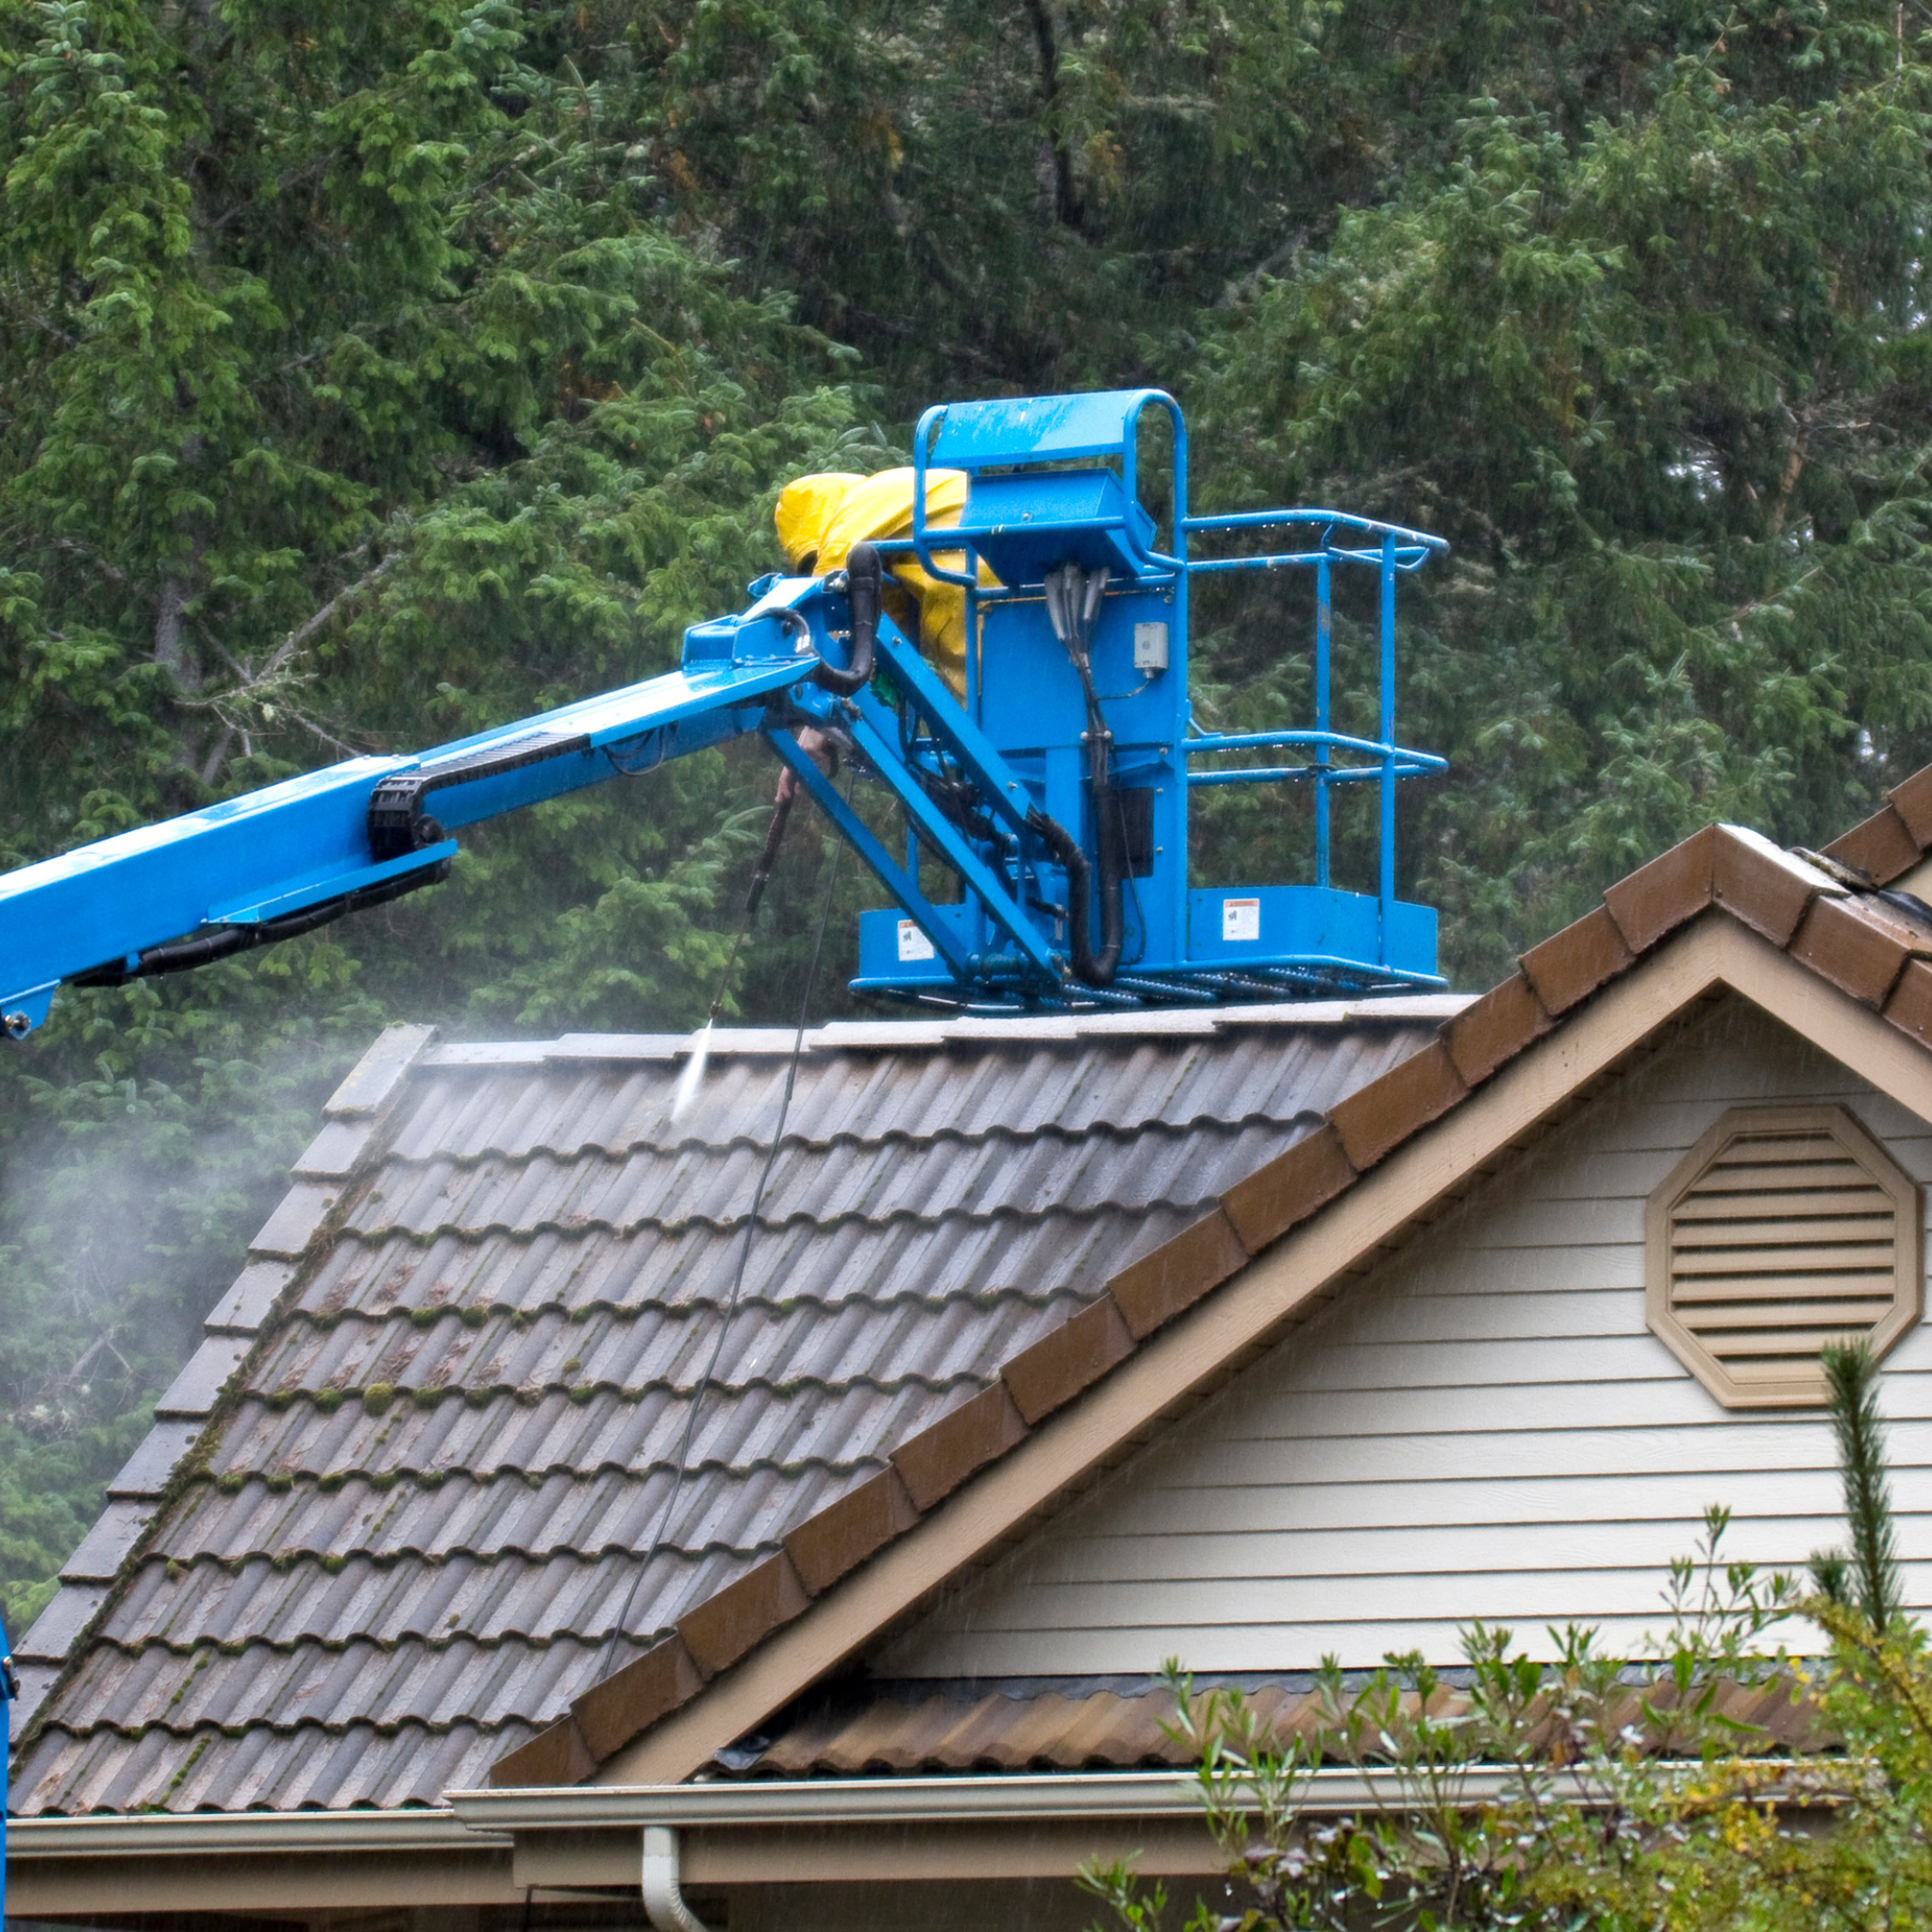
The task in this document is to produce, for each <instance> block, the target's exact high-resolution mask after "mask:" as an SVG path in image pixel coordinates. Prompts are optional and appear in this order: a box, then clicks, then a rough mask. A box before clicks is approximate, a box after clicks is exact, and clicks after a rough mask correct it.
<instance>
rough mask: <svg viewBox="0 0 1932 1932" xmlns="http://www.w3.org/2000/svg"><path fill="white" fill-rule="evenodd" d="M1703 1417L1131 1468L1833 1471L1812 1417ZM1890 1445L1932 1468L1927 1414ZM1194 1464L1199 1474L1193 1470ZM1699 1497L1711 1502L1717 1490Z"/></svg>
mask: <svg viewBox="0 0 1932 1932" xmlns="http://www.w3.org/2000/svg"><path fill="white" fill-rule="evenodd" d="M1711 1408H1712V1411H1713V1413H1712V1415H1711V1416H1710V1417H1709V1418H1708V1419H1707V1423H1706V1424H1703V1425H1701V1426H1697V1427H1690V1428H1627V1429H1612V1428H1576V1429H1524V1430H1520V1431H1503V1430H1491V1432H1489V1433H1488V1434H1486V1435H1480V1436H1469V1437H1461V1438H1457V1437H1453V1436H1441V1435H1437V1434H1433V1433H1431V1434H1416V1435H1411V1434H1407V1433H1405V1432H1398V1431H1390V1432H1388V1433H1386V1434H1377V1435H1374V1436H1339V1437H1335V1438H1333V1439H1330V1440H1327V1441H1299V1440H1296V1441H1282V1440H1280V1439H1278V1438H1265V1437H1249V1438H1246V1439H1242V1440H1229V1439H1227V1438H1226V1437H1224V1436H1221V1435H1219V1434H1217V1436H1216V1438H1215V1439H1214V1440H1213V1441H1209V1442H1204V1443H1202V1444H1200V1445H1199V1447H1198V1450H1197V1452H1196V1454H1195V1455H1194V1456H1193V1457H1191V1458H1188V1459H1186V1460H1183V1459H1182V1457H1180V1456H1179V1455H1178V1454H1177V1453H1172V1452H1171V1455H1170V1457H1148V1458H1147V1459H1145V1460H1144V1461H1143V1462H1142V1463H1141V1464H1140V1465H1139V1466H1138V1474H1137V1475H1136V1478H1135V1480H1136V1483H1137V1485H1138V1486H1139V1487H1140V1488H1141V1491H1143V1493H1144V1492H1151V1491H1154V1490H1157V1489H1161V1488H1168V1487H1172V1488H1175V1489H1186V1488H1198V1489H1202V1490H1208V1489H1212V1488H1219V1487H1226V1488H1244V1487H1248V1486H1250V1485H1262V1486H1265V1485H1278V1486H1283V1487H1287V1486H1290V1485H1292V1484H1297V1483H1303V1482H1309V1483H1329V1482H1337V1483H1347V1482H1354V1483H1361V1484H1365V1485H1373V1484H1375V1483H1378V1482H1414V1481H1424V1480H1428V1479H1431V1478H1436V1479H1452V1478H1453V1479H1457V1480H1462V1479H1467V1480H1471V1481H1480V1482H1505V1481H1509V1480H1513V1479H1515V1478H1517V1477H1524V1476H1533V1477H1542V1476H1548V1477H1551V1478H1553V1479H1562V1478H1567V1477H1569V1476H1573V1475H1611V1474H1614V1475H1626V1474H1627V1475H1647V1474H1668V1473H1671V1472H1678V1471H1681V1472H1685V1473H1687V1474H1697V1475H1707V1476H1709V1477H1710V1478H1712V1479H1713V1480H1715V1481H1719V1482H1723V1483H1725V1484H1728V1483H1730V1482H1731V1481H1734V1480H1735V1479H1737V1478H1738V1477H1740V1476H1743V1475H1748V1474H1753V1473H1769V1474H1783V1473H1785V1472H1787V1471H1792V1470H1831V1469H1835V1468H1836V1467H1837V1461H1836V1454H1835V1450H1834V1447H1833V1443H1832V1438H1831V1428H1830V1425H1829V1424H1828V1423H1825V1422H1824V1421H1823V1420H1822V1419H1820V1420H1818V1421H1816V1422H1812V1423H1796V1422H1790V1421H1785V1420H1782V1419H1780V1420H1770V1419H1769V1418H1770V1417H1772V1416H1773V1415H1774V1411H1764V1412H1763V1415H1762V1417H1754V1418H1753V1419H1752V1423H1753V1426H1754V1428H1755V1430H1756V1431H1757V1432H1759V1433H1754V1432H1753V1430H1752V1429H1731V1428H1727V1427H1725V1426H1724V1424H1725V1422H1726V1421H1727V1420H1728V1418H1726V1417H1725V1416H1724V1412H1723V1411H1722V1410H1721V1409H1718V1407H1717V1405H1716V1404H1715V1403H1713V1404H1712V1405H1711ZM1887 1441H1888V1442H1889V1444H1890V1449H1891V1454H1892V1457H1893V1459H1894V1467H1896V1468H1898V1469H1900V1470H1912V1469H1932V1421H1928V1420H1923V1419H1922V1420H1916V1421H1913V1422H1910V1423H1900V1422H1894V1423H1893V1424H1891V1425H1890V1430H1889V1432H1888V1436H1887ZM1196 1471H1198V1474H1194V1472H1196ZM1706 1500H1707V1501H1716V1500H1718V1498H1717V1496H1716V1494H1715V1493H1713V1494H1712V1495H1711V1496H1710V1497H1708V1498H1707V1499H1706Z"/></svg>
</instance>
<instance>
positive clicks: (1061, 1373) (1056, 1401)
mask: <svg viewBox="0 0 1932 1932" xmlns="http://www.w3.org/2000/svg"><path fill="white" fill-rule="evenodd" d="M1133 1352H1134V1338H1133V1336H1132V1335H1131V1334H1130V1333H1129V1332H1128V1329H1127V1324H1126V1322H1125V1321H1124V1318H1123V1317H1122V1315H1121V1311H1120V1307H1119V1306H1118V1305H1117V1304H1116V1303H1115V1301H1114V1299H1113V1297H1112V1296H1111V1295H1109V1294H1103V1295H1102V1296H1101V1297H1100V1299H1099V1300H1098V1301H1097V1302H1094V1303H1092V1304H1091V1306H1090V1307H1084V1308H1082V1309H1081V1310H1080V1312H1079V1313H1078V1314H1077V1315H1074V1316H1072V1317H1070V1318H1069V1319H1068V1320H1067V1321H1064V1322H1062V1323H1061V1324H1059V1325H1058V1327H1057V1328H1052V1329H1049V1330H1048V1331H1047V1333H1046V1334H1044V1335H1042V1336H1041V1338H1040V1340H1039V1341H1036V1342H1035V1343H1034V1344H1033V1345H1032V1347H1030V1348H1023V1349H1022V1350H1021V1351H1020V1353H1019V1354H1018V1355H1016V1356H1015V1357H1013V1358H1012V1360H1011V1361H1009V1362H1008V1363H1007V1365H1006V1366H1005V1367H1004V1368H1003V1369H1001V1371H1000V1374H1002V1375H1003V1376H1004V1377H1005V1378H1006V1384H1007V1388H1008V1391H1010V1393H1011V1395H1012V1398H1013V1402H1014V1406H1015V1407H1017V1408H1018V1409H1019V1411H1020V1413H1021V1414H1022V1415H1023V1416H1024V1417H1025V1418H1026V1422H1027V1424H1028V1425H1029V1426H1031V1425H1032V1424H1036V1423H1039V1422H1041V1421H1042V1420H1043V1419H1044V1418H1045V1417H1047V1416H1050V1415H1051V1414H1052V1413H1053V1412H1054V1410H1055V1409H1057V1408H1058V1407H1060V1406H1061V1405H1062V1404H1063V1403H1068V1402H1071V1401H1072V1400H1073V1399H1074V1396H1076V1395H1077V1394H1079V1392H1080V1391H1081V1390H1083V1389H1085V1388H1086V1387H1087V1386H1088V1385H1089V1384H1090V1383H1091V1382H1097V1381H1098V1380H1099V1379H1100V1378H1101V1376H1102V1375H1104V1374H1107V1372H1108V1370H1109V1369H1110V1368H1112V1367H1113V1365H1114V1364H1115V1363H1116V1362H1118V1361H1124V1359H1125V1358H1126V1357H1128V1356H1130V1355H1132V1354H1133Z"/></svg>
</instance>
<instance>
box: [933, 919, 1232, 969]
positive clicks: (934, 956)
mask: <svg viewBox="0 0 1932 1932" xmlns="http://www.w3.org/2000/svg"><path fill="white" fill-rule="evenodd" d="M1258 930H1259V927H1258V926H1257V931H1258ZM937 957H938V956H937V955H936V954H935V953H934V952H933V949H932V941H930V940H929V939H927V938H926V936H925V934H924V932H922V931H921V930H920V927H919V922H918V921H917V920H916V919H902V920H901V921H900V922H899V958H900V959H901V961H902V962H903V961H906V960H911V959H931V958H937Z"/></svg>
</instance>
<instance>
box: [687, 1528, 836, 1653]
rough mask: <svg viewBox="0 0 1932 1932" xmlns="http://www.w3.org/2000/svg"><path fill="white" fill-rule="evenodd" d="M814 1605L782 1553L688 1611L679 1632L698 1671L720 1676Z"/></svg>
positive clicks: (767, 1558) (788, 1560)
mask: <svg viewBox="0 0 1932 1932" xmlns="http://www.w3.org/2000/svg"><path fill="white" fill-rule="evenodd" d="M809 1601H810V1599H809V1598H808V1597H807V1595H806V1593H805V1586H804V1584H802V1583H801V1582H800V1581H799V1580H798V1572H797V1571H796V1570H794V1569H793V1568H792V1567H791V1557H788V1556H786V1555H785V1553H784V1552H783V1551H782V1550H781V1551H779V1553H778V1554H777V1555H776V1556H774V1557H766V1558H765V1560H764V1561H763V1562H762V1563H758V1564H755V1565H754V1566H753V1567H752V1568H751V1569H749V1570H747V1571H746V1572H745V1573H744V1574H743V1575H742V1576H741V1577H739V1578H738V1579H737V1580H736V1581H735V1582H732V1583H727V1584H726V1585H725V1586H724V1589H723V1590H721V1591H718V1592H717V1594H716V1595H715V1596H708V1597H707V1598H706V1599H705V1600H704V1602H703V1603H701V1604H699V1605H698V1607H696V1608H695V1609H692V1610H687V1611H686V1612H685V1614H684V1615H683V1616H681V1617H680V1618H678V1620H677V1634H678V1635H679V1636H680V1637H682V1638H683V1639H684V1641H685V1642H686V1643H687V1644H688V1645H689V1646H690V1649H691V1657H692V1660H693V1661H694V1662H695V1663H696V1665H697V1667H698V1669H699V1670H701V1671H702V1672H703V1673H704V1674H705V1675H706V1676H708V1677H714V1676H716V1675H717V1674H718V1673H719V1672H720V1671H722V1670H725V1669H728V1668H729V1666H731V1665H732V1664H735V1663H736V1662H737V1661H738V1659H739V1658H740V1657H742V1656H743V1655H744V1654H745V1652H746V1651H748V1650H750V1649H751V1648H752V1646H753V1645H754V1644H758V1643H762V1642H763V1641H764V1640H765V1639H766V1638H767V1637H769V1636H770V1635H771V1634H772V1632H773V1631H774V1630H775V1629H777V1628H778V1626H779V1625H780V1624H789V1623H791V1620H792V1618H793V1617H795V1616H797V1615H798V1613H799V1612H800V1611H801V1610H803V1609H804V1608H805V1607H806V1605H807V1604H808V1602H809Z"/></svg>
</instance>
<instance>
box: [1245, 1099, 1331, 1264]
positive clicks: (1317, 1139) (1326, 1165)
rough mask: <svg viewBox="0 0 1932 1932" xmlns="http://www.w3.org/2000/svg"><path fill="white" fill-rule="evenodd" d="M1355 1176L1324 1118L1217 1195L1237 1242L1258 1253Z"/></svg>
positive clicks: (1320, 1205) (1252, 1253)
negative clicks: (1305, 1135) (1303, 1138)
mask: <svg viewBox="0 0 1932 1932" xmlns="http://www.w3.org/2000/svg"><path fill="white" fill-rule="evenodd" d="M1354 1179H1355V1169H1354V1168H1352V1167H1351V1166H1350V1165H1349V1164H1348V1156H1347V1155H1346V1154H1345V1153H1343V1152H1342V1147H1341V1135H1340V1134H1338V1133H1337V1132H1336V1131H1335V1129H1334V1128H1333V1127H1331V1126H1330V1125H1329V1124H1327V1122H1326V1121H1324V1122H1323V1123H1322V1124H1321V1125H1320V1126H1319V1127H1317V1128H1316V1129H1315V1131H1314V1132H1313V1133H1312V1134H1310V1135H1309V1136H1308V1137H1307V1139H1306V1140H1304V1141H1296V1142H1295V1143H1294V1145H1293V1146H1292V1147H1291V1148H1289V1149H1288V1150H1287V1152H1286V1153H1283V1154H1277V1155H1276V1156H1275V1157H1274V1159H1273V1160H1271V1161H1269V1162H1267V1163H1266V1165H1264V1166H1261V1167H1257V1169H1256V1170H1255V1171H1254V1173H1253V1174H1249V1175H1248V1176H1247V1177H1246V1179H1244V1180H1239V1181H1237V1182H1236V1183H1235V1184H1234V1186H1233V1187H1231V1188H1230V1189H1228V1191H1227V1192H1226V1193H1224V1195H1222V1197H1221V1206H1222V1210H1223V1212H1224V1213H1225V1214H1226V1216H1227V1218H1228V1220H1229V1221H1230V1222H1232V1223H1233V1224H1234V1231H1235V1233H1236V1234H1237V1235H1238V1236H1240V1238H1241V1246H1242V1247H1243V1248H1245V1249H1246V1250H1247V1251H1248V1253H1249V1254H1251V1255H1258V1254H1259V1253H1260V1252H1261V1250H1262V1249H1263V1248H1265V1247H1266V1246H1267V1245H1268V1243H1269V1242H1270V1241H1278V1240H1279V1239H1280V1238H1281V1236H1283V1235H1285V1234H1286V1233H1287V1232H1288V1230H1289V1229H1290V1228H1291V1227H1293V1226H1294V1225H1295V1224H1296V1223H1297V1222H1302V1221H1306V1220H1307V1218H1308V1216H1309V1215H1310V1214H1312V1213H1313V1212H1314V1211H1315V1209H1316V1208H1320V1207H1322V1206H1323V1205H1324V1203H1326V1202H1329V1201H1332V1200H1333V1199H1334V1198H1335V1197H1336V1195H1337V1194H1339V1193H1341V1191H1342V1189H1343V1188H1345V1187H1347V1186H1348V1185H1349V1184H1350V1183H1351V1182H1352V1181H1353V1180H1354Z"/></svg>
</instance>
